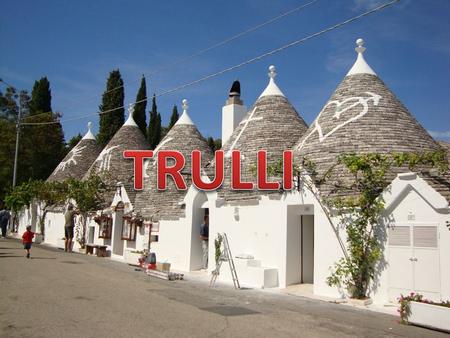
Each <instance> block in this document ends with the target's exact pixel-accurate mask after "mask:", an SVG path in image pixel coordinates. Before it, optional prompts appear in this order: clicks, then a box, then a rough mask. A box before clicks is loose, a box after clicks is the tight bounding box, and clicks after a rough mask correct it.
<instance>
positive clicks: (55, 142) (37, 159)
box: [19, 77, 65, 179]
mask: <svg viewBox="0 0 450 338" xmlns="http://www.w3.org/2000/svg"><path fill="white" fill-rule="evenodd" d="M29 111H30V113H29V116H28V117H27V120H26V122H37V123H47V122H53V123H51V124H38V125H28V126H27V125H25V126H24V127H23V133H22V135H24V137H22V138H21V142H22V143H23V145H24V146H25V149H24V152H23V153H22V154H19V156H20V157H22V158H24V157H25V158H26V159H27V160H28V165H29V167H30V178H34V179H47V178H48V176H49V175H50V174H51V173H52V171H53V170H54V169H55V167H56V166H57V165H58V164H59V162H60V161H61V160H62V158H63V157H64V155H65V142H64V132H63V129H62V126H61V123H60V122H59V119H60V117H61V114H59V113H54V112H52V110H51V91H50V82H49V81H48V79H47V78H46V77H43V78H41V79H40V80H38V81H36V82H35V83H34V86H33V90H32V92H31V102H30V107H29Z"/></svg>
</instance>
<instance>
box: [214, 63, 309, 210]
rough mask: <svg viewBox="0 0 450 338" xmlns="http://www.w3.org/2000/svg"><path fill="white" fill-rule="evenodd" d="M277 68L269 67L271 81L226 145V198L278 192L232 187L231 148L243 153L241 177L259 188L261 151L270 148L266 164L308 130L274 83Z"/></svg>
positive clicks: (222, 195) (221, 191) (222, 192)
mask: <svg viewBox="0 0 450 338" xmlns="http://www.w3.org/2000/svg"><path fill="white" fill-rule="evenodd" d="M275 76H276V72H275V67H274V66H270V67H269V84H268V85H267V87H266V88H265V90H264V91H263V92H262V94H261V95H260V97H259V98H258V100H257V101H256V102H255V104H254V105H253V107H252V108H251V109H250V110H249V112H248V113H247V115H246V116H245V117H244V119H243V120H242V121H241V122H240V124H239V126H238V127H237V128H236V129H235V130H234V131H233V134H232V135H231V137H230V138H229V140H228V141H227V142H226V143H225V144H224V145H223V147H222V150H223V151H224V152H225V180H224V184H223V186H222V188H221V189H219V190H218V194H219V197H220V198H224V199H225V200H227V201H230V202H231V201H238V200H247V199H255V198H256V199H259V197H260V196H261V195H266V194H271V195H273V194H277V195H278V192H273V191H272V192H269V191H258V190H256V189H255V190H253V191H233V190H231V158H230V157H231V151H232V150H239V151H240V152H241V177H242V180H243V181H249V182H253V183H254V184H255V187H256V183H257V177H256V171H255V168H256V162H257V152H258V151H259V150H266V151H267V163H268V164H274V163H276V162H278V161H279V160H281V159H282V156H283V151H285V150H289V149H291V148H292V146H293V145H294V144H295V142H296V141H297V140H298V139H299V137H301V136H302V135H303V134H304V133H305V132H306V130H307V128H308V127H307V125H306V123H305V121H304V120H303V119H302V118H301V117H300V116H299V115H298V113H297V111H296V110H295V108H294V107H293V106H292V105H291V104H290V102H289V101H288V99H287V98H286V97H285V96H284V94H283V93H282V91H281V90H280V88H278V86H277V85H276V83H275V80H274V78H275Z"/></svg>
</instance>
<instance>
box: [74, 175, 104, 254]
mask: <svg viewBox="0 0 450 338" xmlns="http://www.w3.org/2000/svg"><path fill="white" fill-rule="evenodd" d="M67 185H68V194H67V198H68V199H72V200H74V201H75V203H76V205H77V209H78V210H79V211H80V214H81V217H82V227H81V229H77V233H76V240H77V242H78V243H79V244H80V246H81V247H82V248H84V246H85V245H86V222H87V216H88V212H90V211H95V210H98V209H101V207H102V205H101V204H102V202H103V198H102V194H103V193H104V192H105V190H106V185H105V183H104V181H103V180H102V178H101V177H100V176H96V175H91V176H90V177H89V178H88V179H86V180H83V181H80V180H75V179H69V180H68V181H67Z"/></svg>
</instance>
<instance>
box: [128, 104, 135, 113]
mask: <svg viewBox="0 0 450 338" xmlns="http://www.w3.org/2000/svg"><path fill="white" fill-rule="evenodd" d="M133 113H134V103H130V104H129V105H128V116H130V115H133Z"/></svg>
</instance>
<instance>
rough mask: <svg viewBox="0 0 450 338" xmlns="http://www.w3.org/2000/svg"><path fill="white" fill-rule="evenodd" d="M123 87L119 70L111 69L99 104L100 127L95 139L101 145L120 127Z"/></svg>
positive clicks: (121, 122)
mask: <svg viewBox="0 0 450 338" xmlns="http://www.w3.org/2000/svg"><path fill="white" fill-rule="evenodd" d="M124 96H125V94H124V89H123V80H122V76H121V75H120V71H119V70H118V69H117V70H113V71H112V72H110V73H109V77H108V80H107V83H106V90H105V92H104V93H103V96H102V104H101V105H100V106H99V109H100V112H106V113H102V114H101V115H100V129H99V132H98V135H97V141H98V143H99V144H100V145H101V146H105V145H106V144H107V143H108V142H109V140H111V138H112V137H113V136H114V134H115V133H116V132H117V131H118V130H119V129H120V128H121V127H122V125H123V123H124V121H125V118H124V108H123V102H124Z"/></svg>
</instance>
